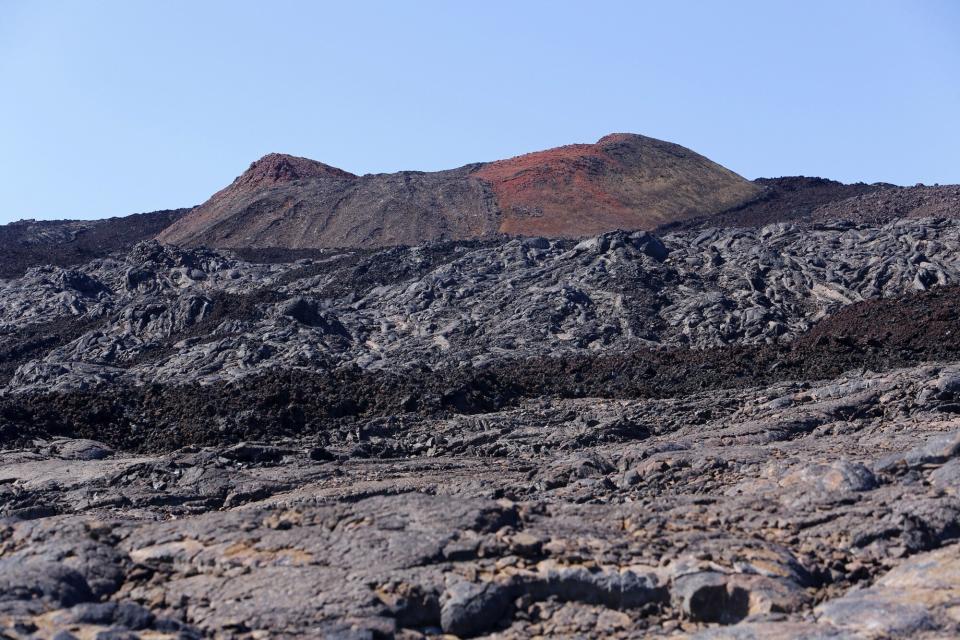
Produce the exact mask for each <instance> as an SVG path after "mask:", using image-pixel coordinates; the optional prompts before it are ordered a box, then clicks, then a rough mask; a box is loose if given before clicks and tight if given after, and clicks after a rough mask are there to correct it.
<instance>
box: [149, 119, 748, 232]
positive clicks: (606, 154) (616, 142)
mask: <svg viewBox="0 0 960 640" xmlns="http://www.w3.org/2000/svg"><path fill="white" fill-rule="evenodd" d="M761 191H762V187H761V186H758V185H756V184H754V183H751V182H749V181H747V180H744V179H743V178H742V177H740V176H738V175H737V174H735V173H733V172H732V171H730V170H728V169H726V168H724V167H722V166H720V165H718V164H716V163H715V162H712V161H710V160H708V159H707V158H705V157H703V156H701V155H699V154H697V153H694V152H693V151H691V150H690V149H686V148H684V147H681V146H679V145H676V144H672V143H669V142H664V141H662V140H656V139H654V138H648V137H646V136H641V135H635V134H625V133H620V134H612V135H608V136H604V137H603V138H601V139H600V140H598V141H597V142H596V143H594V144H572V145H566V146H563V147H557V148H555V149H548V150H545V151H538V152H535V153H529V154H526V155H522V156H518V157H516V158H510V159H506V160H498V161H496V162H489V163H476V164H470V165H466V166H464V167H460V168H458V169H451V170H448V171H436V172H422V171H402V172H400V173H391V174H376V175H365V176H355V175H353V174H351V173H348V172H346V171H342V170H340V169H336V168H334V167H331V166H329V165H326V164H323V163H321V162H316V161H314V160H308V159H306V158H297V157H294V156H288V155H284V154H276V153H272V154H269V155H266V156H264V157H263V158H261V159H260V160H257V161H256V162H254V163H253V164H251V165H250V167H249V169H247V171H246V172H244V173H243V174H242V175H240V176H239V177H238V178H237V179H236V180H234V181H233V183H232V184H230V185H229V186H227V187H226V188H225V189H223V190H221V191H219V192H217V193H216V194H214V195H213V197H211V198H210V199H209V200H208V201H207V202H205V203H204V204H202V205H200V206H199V207H197V208H196V209H194V210H193V211H191V212H190V213H189V214H188V215H186V216H184V217H183V218H181V219H179V220H177V221H176V222H175V223H173V224H172V225H170V226H169V227H167V228H166V229H164V230H163V231H162V232H161V233H160V234H159V236H158V238H159V239H160V240H161V241H162V242H165V243H173V244H178V245H182V246H189V247H192V246H200V245H204V246H209V247H220V248H258V249H263V248H272V247H284V248H297V249H309V248H322V247H381V246H390V245H398V244H419V243H422V242H425V241H439V240H469V239H479V238H492V237H495V236H498V235H503V234H509V235H526V236H538V235H542V236H548V237H568V238H569V237H581V236H587V235H591V234H595V233H600V232H603V231H611V230H615V229H631V230H633V229H653V228H654V227H656V226H658V225H660V224H662V223H664V222H667V221H671V220H682V219H685V218H689V217H693V216H697V215H709V214H712V213H717V212H719V211H722V210H724V209H727V208H730V207H733V206H736V205H739V204H742V203H744V202H746V201H749V200H750V199H752V198H754V197H756V196H757V195H758V194H759V193H760V192H761Z"/></svg>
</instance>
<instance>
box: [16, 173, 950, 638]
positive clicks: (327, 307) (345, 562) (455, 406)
mask: <svg viewBox="0 0 960 640" xmlns="http://www.w3.org/2000/svg"><path fill="white" fill-rule="evenodd" d="M777 184H779V185H780V186H779V187H778V188H782V189H785V190H786V191H789V190H790V188H792V187H790V184H792V183H785V182H783V181H781V182H780V183H777ZM804 184H806V183H804ZM836 184H837V183H829V181H821V182H816V183H815V184H814V185H813V187H811V188H813V189H815V190H819V191H815V192H809V191H808V192H807V195H806V196H803V197H805V198H807V204H806V205H804V206H805V207H806V208H805V209H803V211H804V212H805V213H804V212H802V214H800V215H798V216H796V219H792V220H782V219H781V220H777V221H774V222H773V223H771V224H766V225H762V224H761V223H763V222H764V221H765V220H766V216H767V214H768V213H769V210H770V207H773V206H774V205H773V204H771V202H773V201H774V200H776V199H777V198H786V199H788V200H789V199H790V198H791V197H793V196H790V195H789V194H787V195H783V194H780V195H777V194H773V195H771V193H772V192H767V195H766V196H765V198H766V199H761V200H758V201H755V202H754V203H753V204H751V205H749V206H747V207H745V208H743V207H742V208H741V209H740V210H739V211H740V213H739V214H736V215H740V216H741V217H742V219H741V220H740V222H744V221H745V219H746V218H743V217H744V216H746V217H749V216H753V221H754V222H756V224H753V225H752V226H751V225H746V224H742V225H740V226H733V225H721V226H704V225H700V226H693V227H692V228H680V226H676V227H675V228H672V229H670V228H665V229H661V230H660V231H657V232H654V233H651V232H647V231H634V232H626V231H614V232H609V233H604V234H601V235H597V236H592V237H588V238H585V239H579V240H571V239H562V238H553V239H549V238H538V237H526V238H511V237H499V236H498V237H491V238H478V239H468V240H457V241H444V242H429V243H426V244H422V245H420V246H415V247H406V246H398V247H387V248H349V249H321V248H316V249H300V250H287V249H280V248H247V249H238V250H227V249H216V250H214V249H207V248H177V247H175V246H171V245H165V244H161V243H159V242H157V241H155V240H150V239H143V238H141V237H139V236H137V235H136V234H133V235H131V236H130V238H127V239H126V240H124V242H125V243H126V244H116V245H111V248H112V250H111V251H103V252H101V253H100V254H98V255H96V256H94V257H93V258H91V259H89V260H85V261H79V262H76V263H74V264H70V265H68V264H61V265H59V266H58V265H53V264H40V265H36V264H24V265H22V266H21V267H18V269H19V271H18V273H17V274H15V275H14V276H13V277H10V278H9V279H6V280H0V385H2V391H0V633H2V634H3V635H4V637H12V638H21V637H41V638H54V637H56V638H58V639H61V640H63V639H66V638H71V637H73V638H133V637H140V638H202V637H227V638H266V637H335V638H407V639H413V638H424V637H436V636H441V635H444V634H446V635H447V636H448V637H452V636H456V637H478V636H483V637H496V638H526V637H534V636H543V637H610V638H639V637H663V638H702V639H706V638H713V639H719V638H731V639H748V638H749V639H754V638H756V639H760V638H943V637H953V636H955V635H956V634H958V633H960V615H958V614H957V611H958V610H960V545H958V541H960V493H958V492H960V417H958V416H960V302H958V300H960V297H958V292H960V221H958V220H955V219H952V218H948V217H936V218H929V217H917V216H914V215H901V214H903V211H904V209H903V206H906V205H902V202H901V201H902V200H903V199H904V198H914V199H917V198H919V199H920V200H919V201H918V202H921V204H922V202H926V201H927V200H925V199H927V198H929V197H933V196H930V195H929V194H927V193H926V192H922V191H909V192H907V191H898V192H897V194H898V195H897V196H896V197H890V198H887V199H886V200H883V202H887V203H891V204H890V207H892V209H891V212H888V213H884V214H882V215H881V214H878V215H877V216H873V217H870V216H860V215H858V216H852V217H853V219H852V220H850V221H845V222H844V221H830V220H827V219H825V216H826V215H827V214H826V213H824V212H825V211H826V212H828V210H827V209H823V207H825V206H826V207H833V206H835V205H834V204H830V203H831V202H834V201H836V198H837V197H839V196H843V197H845V198H849V199H851V201H856V202H860V203H861V204H862V206H863V207H864V208H870V210H876V208H877V207H879V206H880V205H878V204H877V201H876V199H877V198H878V197H881V196H878V195H877V194H878V193H885V192H884V191H883V190H882V189H881V190H879V191H878V189H880V188H879V187H878V188H877V189H873V188H866V187H865V186H863V187H857V188H856V189H854V190H853V191H851V190H849V189H847V190H843V189H841V190H840V192H839V196H838V192H837V189H838V187H836V186H835V185H836ZM785 185H786V186H785ZM808 186H809V185H808ZM828 191H829V192H830V194H832V195H830V197H827V196H823V195H822V194H823V193H826V192H828ZM943 193H945V192H944V191H943V190H942V189H941V190H940V191H937V192H936V193H935V194H934V196H936V198H940V200H936V202H935V204H936V206H947V205H949V201H948V200H943V199H944V198H948V199H949V197H950V193H951V192H946V194H947V195H946V196H944V195H943ZM811 194H812V195H811ZM818 194H819V195H818ZM798 197H799V196H798ZM883 197H886V196H883ZM830 198H833V199H834V200H831V199H830ZM898 198H899V200H898ZM941 200H942V201H943V202H946V203H947V204H946V205H944V204H943V202H941ZM840 201H845V200H840ZM790 202H791V203H792V205H791V206H794V207H795V208H796V207H797V206H799V205H798V204H797V200H796V198H794V200H790ZM825 203H826V204H825ZM938 203H939V204H938ZM910 206H911V207H914V208H915V207H916V206H919V205H917V204H916V203H914V204H911V205H910ZM750 207H752V209H751V208H750ZM897 207H900V208H899V209H898V208H897ZM911 210H913V209H911ZM818 211H819V212H820V213H818ZM895 214H896V215H895ZM728 215H731V216H732V215H735V212H734V213H730V214H728ZM686 226H687V227H689V226H690V225H686ZM51 229H53V230H54V231H56V232H57V233H61V232H62V231H63V228H62V225H61V226H53V227H51ZM44 233H49V231H44ZM78 233H79V232H78ZM44 241H45V242H48V241H49V238H48V239H47V240H44ZM135 241H139V242H138V243H137V244H133V242H135ZM118 242H119V241H118ZM34 246H37V247H41V246H46V245H43V242H41V241H40V240H37V241H36V242H34Z"/></svg>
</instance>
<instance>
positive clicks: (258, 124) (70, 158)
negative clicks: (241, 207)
mask: <svg viewBox="0 0 960 640" xmlns="http://www.w3.org/2000/svg"><path fill="white" fill-rule="evenodd" d="M613 131H631V132H636V133H643V134H646V135H651V136H654V137H658V138H663V139H666V140H670V141H673V142H678V143H680V144H684V145H687V146H689V147H691V148H693V149H694V150H696V151H699V152H700V153H703V154H705V155H707V156H709V157H711V158H712V159H714V160H716V161H718V162H720V163H721V164H724V165H726V166H728V167H730V168H731V169H733V170H735V171H737V172H739V173H741V174H743V175H744V176H746V177H749V178H755V177H760V176H777V175H794V174H805V175H821V176H828V177H832V178H836V179H840V180H844V181H857V180H863V181H867V182H873V181H889V182H895V183H900V184H912V183H915V182H920V181H922V182H925V183H928V184H932V183H935V182H940V183H950V182H960V2H958V1H955V0H914V1H910V2H908V1H901V2H892V1H885V0H870V1H867V0H862V1H861V0H831V1H829V2H825V1H811V0H803V1H799V0H798V1H790V2H786V1H783V2H777V1H773V0H763V1H756V2H747V1H742V2H738V1H736V0H725V1H723V2H719V1H710V2H707V1H703V2H693V1H689V2H683V1H670V2H667V1H666V0H661V1H659V2H640V1H639V0H635V1H627V2H603V1H596V0H595V1H592V2H585V1H583V2H564V1H560V0H551V1H543V2H533V1H528V2H523V1H519V0H517V1H510V2H506V1H504V2H500V1H491V0H485V1H484V2H469V3H468V2H454V1H453V0H450V1H446V2H431V1H426V0H410V1H408V2H404V3H401V2H386V1H385V2H362V1H356V0H351V1H349V2H319V1H316V2H306V1H304V2H289V1H283V0H272V1H270V2H264V1H256V2H245V1H240V0H230V1H223V2H215V1H210V0H204V1H202V2H201V1H194V0H191V1H177V0H171V1H165V2H154V1H151V2H147V1H140V0H118V1H115V2H97V1H86V2H77V1H62V2H60V1H55V0H44V1H42V2H40V1H34V0H22V1H21V0H0V222H5V221H9V220H15V219H18V218H25V217H33V218H66V217H70V218H84V217H103V216H110V215H122V214H127V213H132V212H138V211H150V210H155V209H161V208H168V207H178V206H187V205H192V204H197V203H200V202H202V201H203V200H205V199H206V198H207V197H208V196H209V195H210V194H211V193H213V192H214V191H215V190H217V189H219V188H220V187H222V186H224V185H225V184H227V183H229V182H230V180H232V179H233V177H234V176H236V175H237V174H238V173H240V172H241V171H243V170H244V169H245V168H246V166H247V165H248V164H249V163H250V162H251V161H252V160H254V159H256V158H258V157H260V156H261V155H263V154H265V153H268V152H270V151H280V152H286V153H292V154H296V155H303V156H308V157H311V158H315V159H317V160H322V161H324V162H327V163H330V164H333V165H336V166H339V167H342V168H344V169H347V170H349V171H353V172H355V173H367V172H382V171H396V170H398V169H422V170H432V169H441V168H449V167H455V166H459V165H462V164H464V163H467V162H473V161H480V160H492V159H496V158H501V157H506V156H511V155H516V154H518V153H523V152H526V151H533V150H537V149H542V148H546V147H551V146H556V145H560V144H565V143H570V142H592V141H594V140H596V139H597V138H598V137H600V136H601V135H603V134H605V133H609V132H613Z"/></svg>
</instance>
